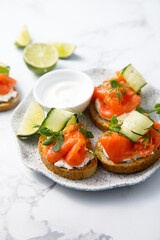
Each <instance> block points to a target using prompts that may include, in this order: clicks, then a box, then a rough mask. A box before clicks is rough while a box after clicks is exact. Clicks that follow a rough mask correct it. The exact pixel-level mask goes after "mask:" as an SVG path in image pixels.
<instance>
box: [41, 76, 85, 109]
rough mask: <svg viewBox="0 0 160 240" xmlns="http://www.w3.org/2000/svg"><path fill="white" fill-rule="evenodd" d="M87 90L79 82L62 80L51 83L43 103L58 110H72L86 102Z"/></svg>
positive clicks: (43, 96)
mask: <svg viewBox="0 0 160 240" xmlns="http://www.w3.org/2000/svg"><path fill="white" fill-rule="evenodd" d="M86 94H87V88H85V89H84V87H83V85H82V84H81V82H79V81H75V80H74V79H62V80H59V81H54V82H52V83H50V85H48V86H47V87H46V88H45V89H44V92H43V94H42V101H43V102H44V104H46V105H49V104H50V105H55V106H56V107H57V108H70V107H72V106H73V104H74V105H78V104H79V103H81V102H83V101H85V96H86Z"/></svg>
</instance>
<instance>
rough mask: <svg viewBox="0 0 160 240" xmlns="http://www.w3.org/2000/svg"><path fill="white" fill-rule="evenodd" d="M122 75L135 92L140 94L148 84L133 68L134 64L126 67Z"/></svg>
mask: <svg viewBox="0 0 160 240" xmlns="http://www.w3.org/2000/svg"><path fill="white" fill-rule="evenodd" d="M121 75H122V76H123V77H124V79H125V80H126V81H127V82H128V84H129V85H130V87H131V88H133V90H134V91H135V92H138V91H139V90H140V89H141V88H142V87H144V86H145V85H146V84H147V83H146V81H145V80H144V78H143V77H142V75H141V74H140V73H139V72H138V71H137V70H136V69H135V68H134V67H133V66H132V64H129V65H128V66H126V67H125V68H124V69H123V70H122V73H121Z"/></svg>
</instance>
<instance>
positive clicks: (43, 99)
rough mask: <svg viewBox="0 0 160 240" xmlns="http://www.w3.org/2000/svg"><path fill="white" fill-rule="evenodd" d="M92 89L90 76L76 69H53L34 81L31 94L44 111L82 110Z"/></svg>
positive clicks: (87, 103) (89, 97) (90, 95)
mask: <svg viewBox="0 0 160 240" xmlns="http://www.w3.org/2000/svg"><path fill="white" fill-rule="evenodd" d="M93 91H94V84H93V82H92V80H91V78H90V77H89V76H88V75H87V74H85V73H83V72H80V71H76V70H69V69H63V70H55V71H52V72H49V73H46V74H44V75H43V76H42V77H40V79H39V80H38V81H37V82H36V84H35V86H34V88H33V94H34V97H35V99H36V101H37V102H39V103H40V105H41V106H43V107H44V109H45V110H46V111H49V109H50V108H59V109H65V110H69V111H72V112H76V113H79V112H83V111H84V110H85V109H86V107H87V106H88V105H89V102H90V100H91V97H92V94H93Z"/></svg>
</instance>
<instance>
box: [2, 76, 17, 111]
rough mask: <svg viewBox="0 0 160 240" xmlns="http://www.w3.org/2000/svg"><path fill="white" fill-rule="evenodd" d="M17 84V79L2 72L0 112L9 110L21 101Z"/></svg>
mask: <svg viewBox="0 0 160 240" xmlns="http://www.w3.org/2000/svg"><path fill="white" fill-rule="evenodd" d="M15 85H16V80H15V79H13V78H11V77H9V76H7V75H5V74H2V73H0V112H4V111H8V110H10V109H12V108H14V107H16V106H17V104H18V103H19V94H18V92H17V90H16V88H15Z"/></svg>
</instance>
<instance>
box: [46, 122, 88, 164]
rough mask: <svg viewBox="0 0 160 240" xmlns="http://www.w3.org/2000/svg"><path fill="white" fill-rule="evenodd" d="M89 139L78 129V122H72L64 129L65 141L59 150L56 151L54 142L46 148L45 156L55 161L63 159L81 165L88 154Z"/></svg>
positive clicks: (68, 162)
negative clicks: (87, 144) (53, 148)
mask: <svg viewBox="0 0 160 240" xmlns="http://www.w3.org/2000/svg"><path fill="white" fill-rule="evenodd" d="M86 142H87V139H85V137H84V136H83V134H82V133H81V132H80V131H79V130H78V125H77V124H70V125H69V126H67V127H66V129H65V130H64V142H63V144H62V146H61V148H60V149H59V151H56V152H54V151H53V150H52V147H53V146H54V145H55V143H56V142H54V143H52V144H51V145H49V146H46V148H45V158H46V159H47V160H48V161H50V162H52V163H55V162H57V161H59V160H61V159H63V160H64V161H65V162H66V163H67V164H69V165H70V166H78V165H80V164H81V163H82V162H83V161H84V159H85V154H86Z"/></svg>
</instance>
